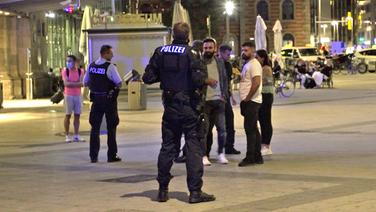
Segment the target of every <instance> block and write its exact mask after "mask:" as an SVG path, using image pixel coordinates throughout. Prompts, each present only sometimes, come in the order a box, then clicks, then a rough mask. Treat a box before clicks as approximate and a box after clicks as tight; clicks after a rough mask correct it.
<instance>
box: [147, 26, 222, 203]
mask: <svg viewBox="0 0 376 212" xmlns="http://www.w3.org/2000/svg"><path fill="white" fill-rule="evenodd" d="M188 35H189V26H188V24H186V23H177V24H175V25H174V27H173V38H174V41H173V42H172V44H171V45H166V46H161V47H158V48H157V49H156V50H155V52H154V55H153V56H152V58H151V59H150V62H149V65H148V66H147V67H146V70H145V74H144V76H143V81H144V82H145V83H146V84H152V83H156V82H160V87H161V89H162V90H163V95H162V99H163V105H164V114H163V121H162V139H163V141H162V147H161V150H160V153H159V157H158V177H157V180H158V182H159V192H158V201H159V202H166V201H167V200H168V185H169V182H170V180H171V178H172V175H171V173H170V170H171V167H172V164H173V160H174V158H175V157H176V155H177V153H178V152H177V151H179V150H178V149H179V148H177V145H179V146H180V138H181V133H183V134H184V136H185V142H186V148H187V151H186V154H187V155H186V157H187V162H186V168H187V183H188V189H189V191H190V195H189V203H199V202H208V201H214V200H215V197H214V196H213V195H208V194H206V193H204V192H202V191H201V188H202V184H203V182H202V176H203V164H202V157H203V148H204V144H203V143H202V142H200V138H199V135H198V134H199V133H198V131H199V130H200V129H199V127H198V125H199V124H198V123H199V122H200V120H199V119H200V116H199V112H198V110H197V106H198V105H199V104H200V103H201V100H200V95H198V94H197V93H196V91H197V89H198V88H200V87H202V86H203V85H204V84H205V83H209V82H207V81H206V78H205V75H204V74H203V73H202V66H201V62H200V60H198V59H197V56H195V55H194V52H195V51H194V50H192V48H191V47H189V46H188V41H189V40H188Z"/></svg>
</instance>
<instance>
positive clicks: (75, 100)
mask: <svg viewBox="0 0 376 212" xmlns="http://www.w3.org/2000/svg"><path fill="white" fill-rule="evenodd" d="M64 105H65V114H66V115H71V114H72V113H74V114H77V115H80V114H81V107H82V96H81V95H80V96H68V95H65V97H64Z"/></svg>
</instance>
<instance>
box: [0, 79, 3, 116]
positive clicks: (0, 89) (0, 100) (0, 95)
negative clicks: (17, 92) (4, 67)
mask: <svg viewBox="0 0 376 212" xmlns="http://www.w3.org/2000/svg"><path fill="white" fill-rule="evenodd" d="M1 108H3V83H2V82H0V109H1Z"/></svg>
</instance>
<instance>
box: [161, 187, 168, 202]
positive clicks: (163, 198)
mask: <svg viewBox="0 0 376 212" xmlns="http://www.w3.org/2000/svg"><path fill="white" fill-rule="evenodd" d="M168 199H169V198H168V190H166V189H159V191H158V202H167V200H168Z"/></svg>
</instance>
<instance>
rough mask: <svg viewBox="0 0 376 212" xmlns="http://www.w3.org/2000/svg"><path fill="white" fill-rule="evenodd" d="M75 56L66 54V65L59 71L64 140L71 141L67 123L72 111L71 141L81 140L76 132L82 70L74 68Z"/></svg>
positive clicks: (79, 108) (79, 109)
mask: <svg viewBox="0 0 376 212" xmlns="http://www.w3.org/2000/svg"><path fill="white" fill-rule="evenodd" d="M76 62H77V58H76V57H75V56H74V55H68V56H67V66H66V68H64V69H63V70H62V71H61V76H62V78H63V81H64V104H65V119H64V128H65V141H66V142H71V141H72V139H71V138H70V137H69V125H70V118H71V115H72V113H74V121H73V126H74V136H73V141H75V142H79V141H82V140H81V139H80V136H79V134H78V130H79V127H80V115H81V105H82V94H81V87H82V86H83V83H82V80H83V76H84V73H83V70H82V69H78V68H76Z"/></svg>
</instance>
